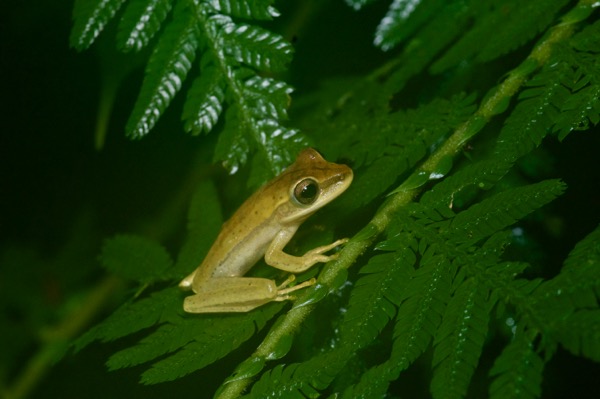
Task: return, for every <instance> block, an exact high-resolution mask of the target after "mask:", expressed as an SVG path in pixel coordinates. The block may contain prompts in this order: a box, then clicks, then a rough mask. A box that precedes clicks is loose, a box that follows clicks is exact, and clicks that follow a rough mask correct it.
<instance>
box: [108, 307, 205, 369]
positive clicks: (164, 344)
mask: <svg viewBox="0 0 600 399" xmlns="http://www.w3.org/2000/svg"><path fill="white" fill-rule="evenodd" d="M206 328H207V325H206V323H205V322H204V321H203V322H200V323H198V320H195V319H193V318H189V319H184V318H182V317H181V316H179V315H177V316H175V317H173V318H172V322H170V323H165V324H162V325H161V326H159V327H158V329H156V331H154V332H152V333H151V334H149V335H147V336H145V337H144V338H142V339H141V340H140V341H139V342H138V343H137V344H136V345H134V346H130V347H128V348H126V349H123V350H120V351H118V352H116V353H114V354H112V355H111V356H110V358H109V359H108V361H107V362H106V365H107V366H108V368H109V370H118V369H122V368H124V367H131V366H137V365H139V364H143V363H146V362H149V361H151V360H154V359H157V358H159V357H160V356H162V355H165V354H168V353H172V352H175V351H177V350H179V349H181V348H182V347H183V346H185V345H186V344H188V343H189V342H192V341H193V340H194V339H195V338H197V337H199V336H201V335H202V334H203V333H205V330H206Z"/></svg>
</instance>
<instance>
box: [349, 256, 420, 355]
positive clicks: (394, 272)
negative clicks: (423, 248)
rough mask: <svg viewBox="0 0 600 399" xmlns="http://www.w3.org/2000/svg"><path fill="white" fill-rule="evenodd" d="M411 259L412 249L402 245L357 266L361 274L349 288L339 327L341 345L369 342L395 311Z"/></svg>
mask: <svg viewBox="0 0 600 399" xmlns="http://www.w3.org/2000/svg"><path fill="white" fill-rule="evenodd" d="M414 262H415V256H414V254H413V252H412V251H411V250H410V249H404V250H401V251H399V252H398V253H390V254H385V255H377V256H374V257H372V258H371V259H370V260H369V263H367V265H366V266H365V267H363V268H362V269H361V270H360V273H361V274H363V276H362V277H361V278H359V279H358V281H357V282H356V286H355V287H354V289H353V290H352V295H351V297H350V302H349V304H348V312H347V313H346V314H345V315H344V321H343V324H342V327H341V332H340V334H341V337H342V338H341V339H342V342H343V343H344V345H350V346H351V347H352V348H353V350H357V349H359V348H363V347H365V346H366V345H368V344H369V343H371V342H373V340H374V339H375V338H376V337H377V335H378V334H379V333H380V332H381V330H382V329H383V327H385V325H386V324H387V323H388V322H389V321H390V319H392V318H393V317H394V315H395V314H396V309H395V307H396V306H398V305H399V304H400V298H401V296H402V291H403V289H404V286H405V285H406V284H407V281H408V280H409V278H408V277H409V275H410V271H411V270H412V265H413V264H414Z"/></svg>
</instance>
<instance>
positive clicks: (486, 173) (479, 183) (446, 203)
mask: <svg viewBox="0 0 600 399" xmlns="http://www.w3.org/2000/svg"><path fill="white" fill-rule="evenodd" d="M511 165H512V163H510V162H505V161H503V160H500V159H494V160H483V161H480V162H476V163H472V164H469V165H467V166H466V167H464V168H463V169H460V170H458V171H456V172H455V173H453V174H452V175H450V176H448V177H447V178H445V179H444V180H442V181H441V182H439V183H438V184H436V185H435V186H433V187H432V188H431V189H430V190H429V191H427V192H426V193H424V194H423V196H422V197H421V200H420V201H419V202H420V203H421V204H423V205H426V206H429V207H433V208H435V209H443V208H445V207H447V208H450V207H452V206H453V204H454V202H455V199H456V197H458V196H460V194H461V192H463V190H467V189H468V188H471V187H476V188H477V189H481V190H487V189H490V188H491V187H493V186H494V185H495V184H496V183H497V182H498V181H499V180H500V179H501V178H502V177H504V175H506V173H507V172H508V170H509V169H510V167H511Z"/></svg>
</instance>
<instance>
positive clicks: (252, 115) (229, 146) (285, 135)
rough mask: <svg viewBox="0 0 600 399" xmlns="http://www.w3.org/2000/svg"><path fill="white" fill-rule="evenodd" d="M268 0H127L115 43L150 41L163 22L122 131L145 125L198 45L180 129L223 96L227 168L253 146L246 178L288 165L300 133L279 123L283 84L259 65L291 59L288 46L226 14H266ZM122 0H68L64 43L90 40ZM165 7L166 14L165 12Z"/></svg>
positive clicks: (269, 67)
mask: <svg viewBox="0 0 600 399" xmlns="http://www.w3.org/2000/svg"><path fill="white" fill-rule="evenodd" d="M173 3H174V6H173ZM271 3H273V0H257V1H255V0H223V1H204V0H180V1H173V0H134V1H131V2H130V3H129V4H128V5H127V7H126V9H125V11H124V12H123V14H122V16H121V17H120V22H119V26H118V31H117V42H118V47H119V49H120V50H121V51H124V52H128V51H140V50H141V49H143V48H145V47H146V46H148V45H150V42H151V39H152V38H153V37H154V36H155V35H156V33H157V32H159V30H160V29H161V26H162V25H163V24H164V25H166V27H164V29H163V31H162V32H161V34H160V37H159V40H158V41H157V43H156V45H155V47H154V50H153V52H152V55H151V56H150V59H149V60H148V64H147V66H146V73H145V78H144V82H143V84H142V87H141V89H140V94H139V97H138V100H137V102H136V104H135V106H134V108H133V111H132V113H131V117H130V118H129V121H128V123H127V127H126V132H127V135H129V136H130V137H132V138H141V137H143V136H145V135H146V134H148V133H149V132H150V130H152V129H153V128H154V126H155V125H156V123H157V122H158V119H159V118H160V117H161V116H162V114H163V113H164V112H165V111H166V109H167V107H168V106H169V105H170V103H171V102H172V101H173V99H174V97H175V96H176V94H177V93H178V92H179V91H180V90H181V88H182V86H183V84H184V82H185V80H186V78H187V77H188V73H190V71H191V70H192V68H193V66H194V61H195V58H196V55H199V58H200V62H199V67H200V68H199V71H198V72H199V76H198V77H197V78H196V79H195V80H194V83H193V85H192V87H191V88H190V89H189V92H188V97H187V100H186V104H185V106H184V111H183V120H184V121H185V124H184V126H185V130H186V131H187V132H189V133H192V134H195V135H197V134H206V133H208V132H209V131H211V130H212V129H213V128H214V127H215V125H216V124H217V122H218V120H219V117H220V115H221V114H222V112H223V110H224V105H225V103H227V104H228V105H229V109H228V111H227V112H226V115H225V118H226V128H225V131H224V132H223V133H222V134H221V135H220V139H219V144H218V146H217V149H216V152H215V159H217V160H220V161H223V162H224V164H225V165H226V167H227V168H228V169H229V170H230V171H231V172H235V171H236V170H238V168H239V167H240V166H241V165H242V164H244V163H246V160H247V159H248V155H249V153H250V152H251V151H252V152H257V155H256V157H257V158H256V159H257V160H259V162H255V163H254V166H255V171H254V173H255V177H254V178H253V180H252V181H254V184H256V183H258V182H260V181H262V180H264V179H265V178H266V177H269V176H272V175H274V174H277V173H279V172H280V171H281V170H282V169H283V168H284V167H285V166H286V165H288V164H289V163H290V162H291V161H292V160H293V158H292V156H293V154H294V153H295V152H296V151H297V150H298V149H300V148H302V147H305V146H306V145H307V141H306V138H305V137H304V136H302V135H300V134H299V132H298V131H296V130H294V129H289V128H286V127H285V126H283V125H282V124H281V122H282V121H284V120H285V119H286V118H287V111H286V109H287V107H288V105H289V95H290V93H291V91H292V89H291V87H289V86H288V85H286V84H285V83H283V82H281V81H278V80H276V79H273V78H270V77H264V76H262V74H263V73H274V72H279V71H282V70H283V69H284V68H285V67H286V65H287V64H288V63H289V61H290V59H291V55H292V47H291V45H290V44H289V43H287V42H286V41H285V40H284V39H283V38H282V37H281V36H279V35H277V34H275V33H273V32H270V31H268V30H266V29H263V28H261V27H258V26H255V25H251V24H247V23H242V22H236V21H234V19H233V18H236V19H245V20H249V21H252V20H269V19H272V18H273V17H276V16H277V15H278V12H277V11H276V10H275V9H274V8H273V7H272V6H271ZM123 5H124V2H123V1H110V0H109V1H104V0H77V1H76V2H75V7H74V10H73V19H74V26H73V30H72V32H71V46H73V47H74V48H76V49H78V50H85V49H87V48H89V47H90V46H91V45H92V44H93V43H94V41H95V40H96V38H97V37H98V35H99V34H100V33H101V31H102V30H104V28H105V26H106V25H107V24H108V23H109V22H110V21H111V20H112V19H114V18H115V17H116V16H117V11H118V10H119V9H120V7H121V6H123ZM171 8H174V10H173V12H172V13H171V19H170V20H169V21H168V22H165V20H166V18H167V15H168V14H169V12H170V10H171ZM198 72H195V73H198ZM281 140H285V144H286V145H285V146H284V145H283V142H282V141H281ZM282 147H283V148H282ZM282 149H283V151H282Z"/></svg>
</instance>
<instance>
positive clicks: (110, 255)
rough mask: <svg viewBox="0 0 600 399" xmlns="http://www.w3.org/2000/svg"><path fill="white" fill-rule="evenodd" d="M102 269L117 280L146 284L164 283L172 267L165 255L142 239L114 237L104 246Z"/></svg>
mask: <svg viewBox="0 0 600 399" xmlns="http://www.w3.org/2000/svg"><path fill="white" fill-rule="evenodd" d="M100 260H101V261H102V265H103V266H104V267H105V268H106V269H107V270H109V271H111V272H112V273H114V274H116V275H117V276H120V277H123V278H125V279H127V280H135V281H138V282H139V283H141V284H149V283H152V282H155V281H158V280H161V279H164V275H165V272H167V271H168V270H169V269H170V268H171V267H172V266H173V261H172V260H171V256H170V255H169V253H168V252H167V251H166V250H165V249H164V248H163V247H162V246H161V245H159V244H158V243H156V242H154V241H151V240H149V239H146V238H144V237H139V236H133V235H117V236H115V237H113V238H111V239H108V240H106V241H105V242H104V246H103V248H102V254H101V255H100Z"/></svg>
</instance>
